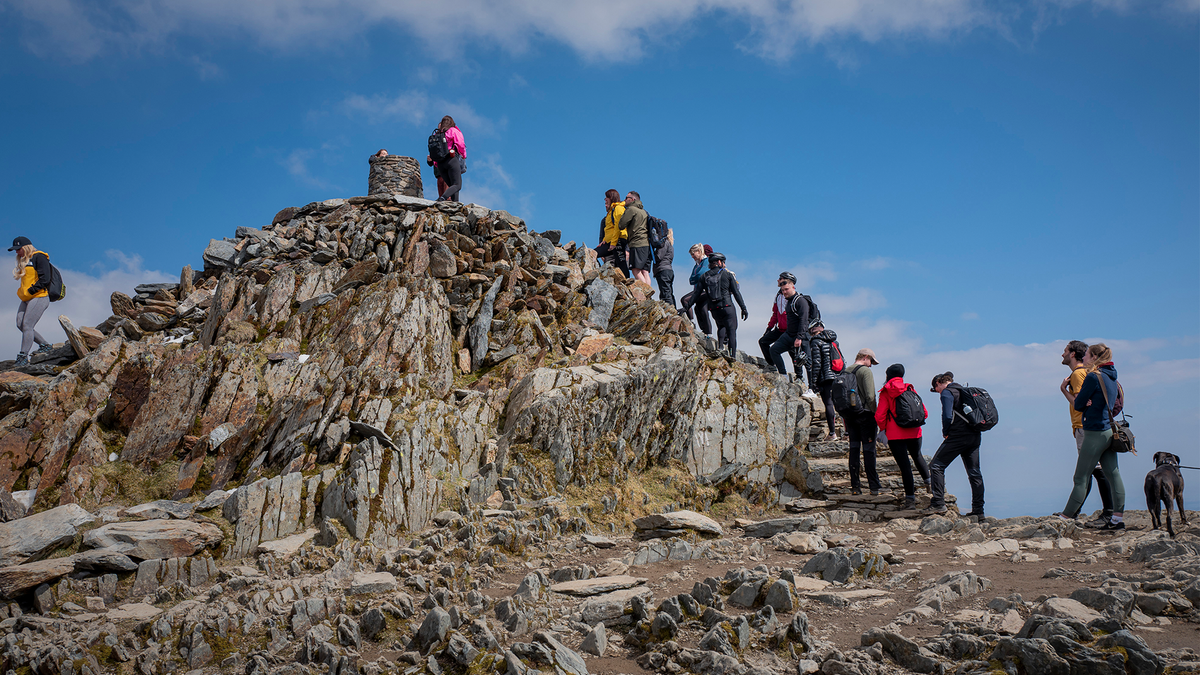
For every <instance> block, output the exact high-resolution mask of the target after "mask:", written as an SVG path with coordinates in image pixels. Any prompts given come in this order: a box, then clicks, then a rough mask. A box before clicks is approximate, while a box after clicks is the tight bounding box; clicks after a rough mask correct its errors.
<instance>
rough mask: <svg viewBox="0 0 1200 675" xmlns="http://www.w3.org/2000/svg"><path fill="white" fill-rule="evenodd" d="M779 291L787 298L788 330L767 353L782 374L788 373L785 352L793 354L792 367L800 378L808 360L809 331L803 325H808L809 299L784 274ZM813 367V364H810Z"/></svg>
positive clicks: (786, 323) (786, 324) (781, 277)
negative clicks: (784, 357) (802, 367)
mask: <svg viewBox="0 0 1200 675" xmlns="http://www.w3.org/2000/svg"><path fill="white" fill-rule="evenodd" d="M779 281H780V284H779V292H780V293H782V294H783V297H784V298H786V299H787V310H786V316H785V317H784V319H785V320H784V325H785V326H787V329H786V330H787V332H785V333H784V334H782V335H780V336H779V337H778V338H776V339H775V342H773V343H771V346H770V348H769V349H767V353H768V354H770V356H771V362H772V363H774V364H775V369H776V370H778V371H779V374H780V375H787V367H786V366H785V365H784V362H783V353H784V352H790V353H791V354H792V367H793V368H795V369H796V373H795V377H796V379H797V380H798V379H800V368H801V366H803V365H804V364H806V363H807V362H808V331H807V330H804V328H803V326H807V325H808V301H807V300H805V299H804V296H803V295H801V294H800V293H798V292H797V291H796V282H795V281H793V280H792V279H787V278H785V277H783V276H780V278H779ZM809 367H810V368H811V366H809Z"/></svg>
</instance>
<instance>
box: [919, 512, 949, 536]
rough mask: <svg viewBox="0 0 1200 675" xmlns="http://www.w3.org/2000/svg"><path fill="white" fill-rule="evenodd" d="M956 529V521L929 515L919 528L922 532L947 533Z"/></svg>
mask: <svg viewBox="0 0 1200 675" xmlns="http://www.w3.org/2000/svg"><path fill="white" fill-rule="evenodd" d="M953 529H954V521H953V520H950V519H949V518H944V517H942V516H927V517H926V518H925V519H924V520H922V521H921V525H920V527H918V528H917V531H919V532H920V533H921V534H945V533H947V532H949V531H950V530H953Z"/></svg>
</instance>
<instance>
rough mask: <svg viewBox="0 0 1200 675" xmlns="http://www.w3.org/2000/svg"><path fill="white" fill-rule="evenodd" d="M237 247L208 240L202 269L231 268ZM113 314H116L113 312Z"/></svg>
mask: <svg viewBox="0 0 1200 675" xmlns="http://www.w3.org/2000/svg"><path fill="white" fill-rule="evenodd" d="M237 255H238V250H237V247H236V246H235V245H233V244H231V243H229V242H227V241H221V240H218V239H210V240H209V242H208V247H207V248H205V249H204V254H203V256H202V257H203V258H204V267H205V268H206V269H208V268H224V267H232V266H233V261H234V259H235V258H237ZM113 313H114V314H115V313H116V312H113Z"/></svg>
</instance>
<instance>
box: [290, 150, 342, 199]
mask: <svg viewBox="0 0 1200 675" xmlns="http://www.w3.org/2000/svg"><path fill="white" fill-rule="evenodd" d="M335 152H337V148H336V147H335V146H334V144H332V143H323V144H322V145H321V147H320V148H318V149H313V148H295V149H293V150H291V151H289V152H287V153H286V154H283V155H281V156H280V157H278V159H276V162H277V163H278V164H279V165H280V166H282V167H283V168H284V169H286V170H287V172H288V175H290V176H291V177H292V178H295V179H296V180H297V181H299V182H301V183H303V184H304V185H308V186H311V187H318V188H336V187H337V186H335V185H331V184H330V183H329V182H328V181H326V180H325V179H324V178H321V177H320V176H317V175H315V174H314V172H313V170H312V164H313V162H314V160H316V159H318V158H320V157H325V156H327V155H329V154H331V153H335Z"/></svg>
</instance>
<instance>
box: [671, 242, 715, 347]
mask: <svg viewBox="0 0 1200 675" xmlns="http://www.w3.org/2000/svg"><path fill="white" fill-rule="evenodd" d="M710 253H712V247H711V246H709V245H708V244H692V247H691V248H689V249H688V254H689V255H690V256H692V260H694V261H695V262H696V264H695V266H694V267H692V273H691V274H690V275H689V276H688V283H689V284H691V285H692V292H691V293H688V294H687V295H684V296H683V297H682V298H680V299H679V305H680V308H679V313H680V314H686V315H687V317H688V318H689V319H690V318H692V314H693V313H695V315H696V317H695V318H696V325H697V326H699V327H700V332H701V333H704V334H705V335H706V336H710V335H712V322H711V321H710V320H709V316H708V298H707V297H705V295H704V284H703V279H704V274H705V273H706V272H708V254H710Z"/></svg>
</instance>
